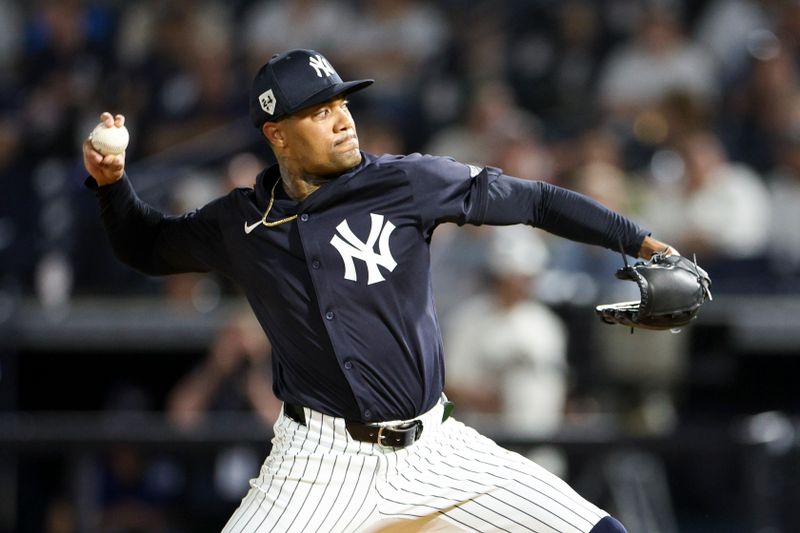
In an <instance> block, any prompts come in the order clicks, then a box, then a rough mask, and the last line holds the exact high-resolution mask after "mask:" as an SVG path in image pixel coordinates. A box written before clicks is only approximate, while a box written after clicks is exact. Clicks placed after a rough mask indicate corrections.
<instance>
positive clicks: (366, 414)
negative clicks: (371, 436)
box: [364, 409, 372, 420]
mask: <svg viewBox="0 0 800 533" xmlns="http://www.w3.org/2000/svg"><path fill="white" fill-rule="evenodd" d="M371 416H372V411H370V410H369V409H365V410H364V418H366V419H367V420H369V418H370V417H371Z"/></svg>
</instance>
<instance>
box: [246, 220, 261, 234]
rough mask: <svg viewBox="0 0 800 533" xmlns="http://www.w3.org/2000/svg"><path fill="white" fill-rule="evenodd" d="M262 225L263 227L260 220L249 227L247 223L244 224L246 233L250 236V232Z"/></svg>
mask: <svg viewBox="0 0 800 533" xmlns="http://www.w3.org/2000/svg"><path fill="white" fill-rule="evenodd" d="M260 225H261V221H260V220H259V221H258V222H253V223H252V224H250V225H249V226H248V225H247V222H245V223H244V232H245V233H246V234H248V235H250V232H251V231H253V230H254V229H256V228H257V227H258V226H260Z"/></svg>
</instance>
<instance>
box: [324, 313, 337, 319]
mask: <svg viewBox="0 0 800 533" xmlns="http://www.w3.org/2000/svg"><path fill="white" fill-rule="evenodd" d="M334 316H336V315H334V314H333V311H328V312H327V313H325V318H327V319H328V320H333V317H334Z"/></svg>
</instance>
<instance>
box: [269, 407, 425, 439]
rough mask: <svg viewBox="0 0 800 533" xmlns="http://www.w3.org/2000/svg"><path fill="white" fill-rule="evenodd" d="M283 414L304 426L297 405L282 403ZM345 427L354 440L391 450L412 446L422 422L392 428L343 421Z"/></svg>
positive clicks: (303, 413) (414, 421)
mask: <svg viewBox="0 0 800 533" xmlns="http://www.w3.org/2000/svg"><path fill="white" fill-rule="evenodd" d="M283 414H285V415H286V416H288V417H289V418H291V419H292V420H294V421H295V422H297V423H298V424H301V425H303V426H305V425H306V413H305V411H304V410H303V408H302V407H301V406H299V405H295V404H291V403H284V404H283ZM345 427H346V428H347V432H348V433H350V436H351V437H353V438H354V439H355V440H358V441H361V442H369V443H372V444H380V445H381V446H391V447H392V448H405V447H406V446H408V445H410V444H414V442H416V441H417V440H418V439H419V437H420V435H422V422H421V421H420V420H412V421H411V422H405V423H403V424H398V425H393V426H381V425H378V424H362V423H361V422H353V421H350V420H345Z"/></svg>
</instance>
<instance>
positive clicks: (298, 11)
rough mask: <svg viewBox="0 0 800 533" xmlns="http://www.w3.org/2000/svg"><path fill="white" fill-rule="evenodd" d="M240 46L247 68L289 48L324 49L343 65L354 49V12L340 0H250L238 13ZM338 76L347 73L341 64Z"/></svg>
mask: <svg viewBox="0 0 800 533" xmlns="http://www.w3.org/2000/svg"><path fill="white" fill-rule="evenodd" d="M242 21H243V32H242V44H241V45H242V49H243V51H244V54H245V61H246V68H247V71H248V72H254V71H256V70H258V67H260V66H261V65H262V63H263V62H264V57H265V56H266V57H269V56H270V55H271V54H275V53H278V52H281V51H283V50H285V49H289V48H311V49H313V50H321V51H324V53H325V55H326V57H328V58H329V59H330V61H331V62H332V63H334V64H336V65H346V64H347V61H348V57H349V56H350V55H351V54H352V53H354V50H353V47H354V46H355V45H356V44H355V43H354V42H353V37H354V34H353V32H354V31H356V29H357V27H358V24H357V21H358V16H357V14H356V13H355V12H354V11H353V10H352V9H351V8H350V5H349V3H345V2H342V1H341V0H326V1H321V0H286V1H281V2H253V3H251V4H250V6H249V8H248V9H247V10H246V11H245V14H244V16H243V17H242ZM341 70H342V76H345V77H348V76H349V75H348V74H346V70H345V69H344V68H343V69H341Z"/></svg>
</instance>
